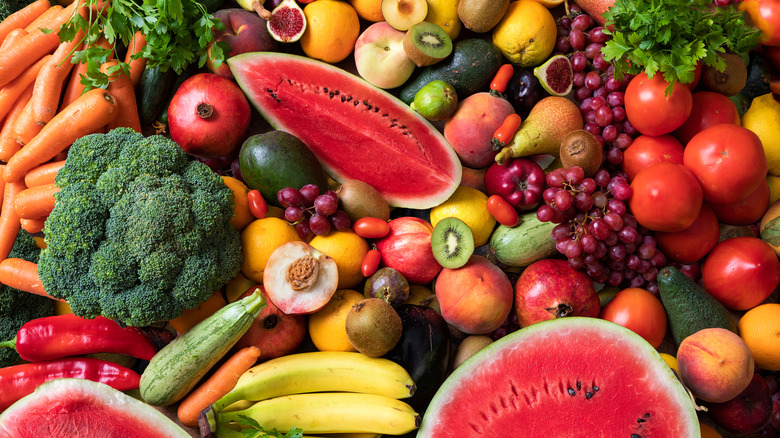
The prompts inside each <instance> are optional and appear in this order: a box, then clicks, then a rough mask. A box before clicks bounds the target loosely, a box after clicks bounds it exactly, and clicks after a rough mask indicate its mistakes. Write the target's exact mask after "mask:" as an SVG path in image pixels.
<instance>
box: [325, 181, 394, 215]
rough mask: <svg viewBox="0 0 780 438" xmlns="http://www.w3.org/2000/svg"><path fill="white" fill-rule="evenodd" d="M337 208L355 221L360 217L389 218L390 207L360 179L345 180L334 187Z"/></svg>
mask: <svg viewBox="0 0 780 438" xmlns="http://www.w3.org/2000/svg"><path fill="white" fill-rule="evenodd" d="M336 195H338V197H339V209H340V210H342V211H344V213H346V214H347V216H348V217H349V219H350V221H352V223H355V221H357V220H358V219H360V218H364V217H369V216H370V217H377V218H379V219H382V220H390V207H389V206H388V205H387V201H385V198H383V197H382V195H381V194H380V193H379V192H378V191H377V190H376V189H375V188H373V187H372V186H370V185H369V184H367V183H365V182H363V181H360V180H347V181H344V182H343V183H342V184H341V185H339V186H338V187H337V188H336Z"/></svg>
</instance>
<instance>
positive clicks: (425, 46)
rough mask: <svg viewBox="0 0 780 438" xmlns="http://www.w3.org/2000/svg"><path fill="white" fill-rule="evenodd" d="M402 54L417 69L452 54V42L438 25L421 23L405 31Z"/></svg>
mask: <svg viewBox="0 0 780 438" xmlns="http://www.w3.org/2000/svg"><path fill="white" fill-rule="evenodd" d="M403 44H404V52H406V56H408V57H409V59H411V60H412V61H413V62H414V63H415V64H417V66H418V67H423V66H426V65H432V64H435V63H437V62H439V61H441V60H442V59H444V58H446V57H448V56H450V53H452V40H451V39H450V37H449V35H447V32H445V31H444V29H442V28H441V26H439V25H438V24H434V23H431V22H428V21H423V22H420V23H417V24H415V25H414V26H412V27H410V28H409V30H407V31H406V36H405V37H404V43H403Z"/></svg>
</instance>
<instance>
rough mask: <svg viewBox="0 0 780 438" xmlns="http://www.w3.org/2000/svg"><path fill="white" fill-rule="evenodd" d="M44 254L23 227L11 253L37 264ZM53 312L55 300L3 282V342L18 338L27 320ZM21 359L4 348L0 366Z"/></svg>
mask: <svg viewBox="0 0 780 438" xmlns="http://www.w3.org/2000/svg"><path fill="white" fill-rule="evenodd" d="M40 253H41V249H40V248H38V245H36V244H35V240H34V239H33V237H32V235H30V234H28V233H27V232H26V231H24V230H20V231H19V234H18V235H17V236H16V240H15V241H14V246H13V248H12V249H11V253H10V254H9V255H8V256H9V257H14V258H21V259H24V260H27V261H28V262H34V263H37V262H38V256H39V255H40ZM53 314H54V301H52V300H51V299H49V298H46V297H42V296H40V295H35V294H31V293H29V292H23V291H20V290H18V289H14V288H12V287H9V286H6V285H4V284H0V341H7V340H9V339H13V338H14V337H16V332H17V331H19V329H20V328H21V327H22V325H24V323H26V322H27V321H31V320H33V319H36V318H43V317H45V316H51V315H53ZM19 360H20V358H19V355H18V354H16V351H15V350H13V349H11V348H0V368H2V367H7V366H10V365H13V364H15V363H17V362H18V361H19Z"/></svg>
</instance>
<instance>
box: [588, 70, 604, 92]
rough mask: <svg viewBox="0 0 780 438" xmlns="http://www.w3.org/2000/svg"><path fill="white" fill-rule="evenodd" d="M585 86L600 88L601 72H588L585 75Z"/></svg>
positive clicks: (593, 88) (591, 88)
mask: <svg viewBox="0 0 780 438" xmlns="http://www.w3.org/2000/svg"><path fill="white" fill-rule="evenodd" d="M585 86H586V87H588V89H589V90H591V91H593V90H595V89H597V88H599V87H600V86H601V74H599V72H596V71H591V72H588V74H586V75H585Z"/></svg>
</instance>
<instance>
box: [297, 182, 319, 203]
mask: <svg viewBox="0 0 780 438" xmlns="http://www.w3.org/2000/svg"><path fill="white" fill-rule="evenodd" d="M300 192H301V195H303V205H305V206H306V207H312V206H313V205H314V200H315V199H316V198H317V196H319V195H320V188H319V187H317V185H316V184H306V185H305V186H303V187H301V190H300Z"/></svg>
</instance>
